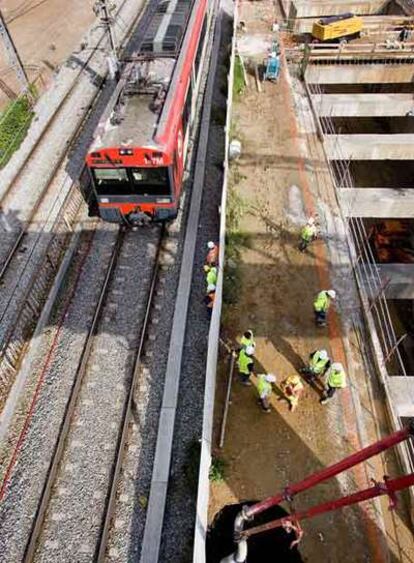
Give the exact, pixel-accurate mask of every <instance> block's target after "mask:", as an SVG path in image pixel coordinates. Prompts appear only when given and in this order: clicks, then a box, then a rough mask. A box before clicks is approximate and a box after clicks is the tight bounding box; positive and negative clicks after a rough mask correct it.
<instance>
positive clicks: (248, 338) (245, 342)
mask: <svg viewBox="0 0 414 563" xmlns="http://www.w3.org/2000/svg"><path fill="white" fill-rule="evenodd" d="M247 346H253V348H254V349H255V348H256V342H255V341H254V336H253V331H252V330H250V329H249V330H246V332H245V333H244V334H243V336H242V337H241V339H240V349H242V348H247Z"/></svg>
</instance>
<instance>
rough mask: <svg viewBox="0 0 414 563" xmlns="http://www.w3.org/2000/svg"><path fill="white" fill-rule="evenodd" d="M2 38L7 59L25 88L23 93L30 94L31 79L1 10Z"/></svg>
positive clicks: (0, 33) (0, 28)
mask: <svg viewBox="0 0 414 563" xmlns="http://www.w3.org/2000/svg"><path fill="white" fill-rule="evenodd" d="M0 38H1V40H2V41H3V45H4V49H5V51H6V55H7V58H8V59H9V62H10V64H11V66H12V67H13V68H14V71H15V73H16V75H17V78H18V79H19V82H20V84H21V85H22V87H23V91H24V92H29V93H30V83H29V79H28V78H27V74H26V71H25V70H24V67H23V63H22V61H21V58H20V57H19V53H18V52H17V49H16V46H15V44H14V43H13V39H12V37H11V35H10V33H9V30H8V28H7V25H6V22H5V19H4V17H3V14H2V13H1V10H0Z"/></svg>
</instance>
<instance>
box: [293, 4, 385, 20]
mask: <svg viewBox="0 0 414 563" xmlns="http://www.w3.org/2000/svg"><path fill="white" fill-rule="evenodd" d="M388 3H389V0H313V1H312V2H309V0H297V1H296V2H293V6H294V13H296V17H297V18H312V17H313V18H317V17H320V16H337V15H339V14H344V13H347V12H352V13H353V14H360V15H370V14H378V13H379V12H381V11H382V10H383V9H384V8H385V6H386V5H387V4H388Z"/></svg>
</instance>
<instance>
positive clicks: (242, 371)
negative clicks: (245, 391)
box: [237, 346, 254, 385]
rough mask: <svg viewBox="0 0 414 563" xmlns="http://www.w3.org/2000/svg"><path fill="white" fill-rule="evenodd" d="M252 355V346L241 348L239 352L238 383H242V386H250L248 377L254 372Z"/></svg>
mask: <svg viewBox="0 0 414 563" xmlns="http://www.w3.org/2000/svg"><path fill="white" fill-rule="evenodd" d="M253 354H254V348H253V346H247V348H242V349H241V350H240V352H239V357H238V359H237V367H238V368H239V378H240V383H242V384H243V385H251V382H250V375H252V374H253V372H254V359H253Z"/></svg>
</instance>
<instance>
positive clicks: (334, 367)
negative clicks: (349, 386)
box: [332, 362, 344, 371]
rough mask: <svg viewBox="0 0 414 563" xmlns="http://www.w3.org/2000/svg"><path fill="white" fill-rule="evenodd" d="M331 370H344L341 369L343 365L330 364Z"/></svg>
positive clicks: (338, 363) (339, 363)
mask: <svg viewBox="0 0 414 563" xmlns="http://www.w3.org/2000/svg"><path fill="white" fill-rule="evenodd" d="M332 369H333V370H334V371H343V370H344V367H343V365H342V364H341V362H334V363H333V364H332Z"/></svg>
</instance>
